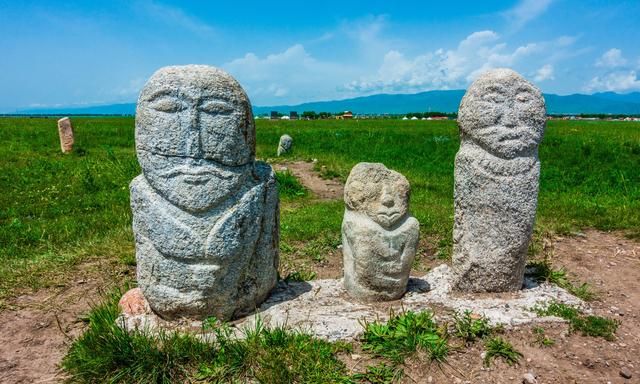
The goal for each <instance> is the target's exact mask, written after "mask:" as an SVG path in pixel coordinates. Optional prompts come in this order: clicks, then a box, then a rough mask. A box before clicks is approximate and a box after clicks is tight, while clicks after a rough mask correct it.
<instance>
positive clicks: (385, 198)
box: [382, 188, 395, 208]
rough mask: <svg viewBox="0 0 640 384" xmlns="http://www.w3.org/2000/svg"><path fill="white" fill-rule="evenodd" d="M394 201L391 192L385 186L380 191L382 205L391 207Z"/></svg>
mask: <svg viewBox="0 0 640 384" xmlns="http://www.w3.org/2000/svg"><path fill="white" fill-rule="evenodd" d="M394 203H395V202H394V200H393V196H392V195H391V193H389V190H388V189H387V188H385V189H384V190H383V191H382V205H384V206H385V207H388V208H391V207H393V204H394Z"/></svg>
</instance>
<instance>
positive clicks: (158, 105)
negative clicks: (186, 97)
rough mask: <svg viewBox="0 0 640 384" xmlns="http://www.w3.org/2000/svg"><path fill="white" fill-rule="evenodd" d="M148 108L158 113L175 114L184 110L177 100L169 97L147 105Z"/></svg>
mask: <svg viewBox="0 0 640 384" xmlns="http://www.w3.org/2000/svg"><path fill="white" fill-rule="evenodd" d="M149 107H150V108H153V109H155V110H156V111H159V112H166V113H175V112H179V111H181V110H183V109H184V106H183V105H182V103H180V101H178V99H176V98H175V97H170V96H163V97H160V98H158V99H155V100H153V101H152V102H151V103H149Z"/></svg>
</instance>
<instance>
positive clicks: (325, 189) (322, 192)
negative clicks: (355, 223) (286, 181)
mask: <svg viewBox="0 0 640 384" xmlns="http://www.w3.org/2000/svg"><path fill="white" fill-rule="evenodd" d="M314 166H315V163H313V162H306V161H294V162H291V163H283V164H281V165H279V166H278V170H284V169H288V170H289V171H291V173H293V175H294V176H295V177H297V178H298V180H300V183H302V185H304V186H305V187H306V188H307V189H309V190H310V191H311V192H312V193H313V195H314V196H315V197H316V198H317V199H320V200H340V199H342V197H343V195H344V185H342V183H341V182H340V181H338V180H334V179H329V180H327V179H323V178H322V177H320V175H319V174H318V172H316V171H314V169H313V167H314Z"/></svg>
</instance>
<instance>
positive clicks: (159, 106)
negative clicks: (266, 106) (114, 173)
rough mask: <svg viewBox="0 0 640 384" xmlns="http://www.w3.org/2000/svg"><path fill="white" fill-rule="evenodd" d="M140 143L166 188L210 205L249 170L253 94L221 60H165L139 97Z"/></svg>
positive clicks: (193, 203) (172, 196) (157, 181)
mask: <svg viewBox="0 0 640 384" xmlns="http://www.w3.org/2000/svg"><path fill="white" fill-rule="evenodd" d="M136 150H137V154H138V161H139V162H140V166H141V167H142V171H143V173H144V175H145V178H146V179H147V180H148V182H149V184H150V185H151V186H152V187H153V188H154V189H155V190H156V191H157V192H158V193H159V194H160V195H162V196H163V197H164V198H166V199H167V200H169V201H170V202H171V203H173V204H175V205H177V206H179V207H181V208H183V209H185V210H188V211H192V212H200V211H206V210H208V209H211V208H212V207H214V206H215V205H217V204H219V203H220V202H221V201H223V200H224V199H225V198H226V197H227V196H229V195H230V194H231V193H233V192H235V191H236V190H237V189H238V188H239V187H240V186H241V185H242V184H243V183H245V182H246V179H247V177H248V176H249V174H250V169H251V164H252V163H253V161H254V157H255V126H254V122H253V116H252V114H251V104H250V103H249V99H248V98H247V95H246V94H245V93H244V91H243V90H242V88H241V87H240V85H239V84H238V82H237V81H236V80H235V79H233V78H232V77H231V76H230V75H229V74H227V73H226V72H224V71H221V70H219V69H217V68H214V67H208V66H201V65H189V66H182V67H165V68H162V69H160V70H159V71H157V72H156V73H155V74H153V76H152V77H151V78H150V79H149V81H148V82H147V84H146V85H145V86H144V88H143V89H142V92H141V93H140V97H139V99H138V107H137V110H136Z"/></svg>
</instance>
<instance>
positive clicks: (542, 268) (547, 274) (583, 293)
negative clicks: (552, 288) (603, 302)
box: [527, 258, 596, 301]
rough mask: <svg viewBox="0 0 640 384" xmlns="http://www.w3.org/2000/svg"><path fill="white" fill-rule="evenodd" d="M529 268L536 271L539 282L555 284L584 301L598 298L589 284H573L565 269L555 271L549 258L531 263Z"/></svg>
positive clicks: (535, 274) (528, 265)
mask: <svg viewBox="0 0 640 384" xmlns="http://www.w3.org/2000/svg"><path fill="white" fill-rule="evenodd" d="M527 267H529V268H533V269H534V276H535V277H536V279H537V280H538V282H543V281H546V282H549V283H552V284H555V285H557V286H559V287H561V288H564V289H566V290H567V291H569V292H570V293H572V294H573V295H574V296H576V297H579V298H580V299H582V300H584V301H592V300H594V299H595V298H596V294H595V292H594V291H593V289H592V288H591V286H590V285H589V284H587V283H581V284H574V283H572V282H571V281H569V278H568V277H567V271H566V270H565V269H564V268H559V269H554V268H553V267H552V265H551V261H550V259H548V258H546V259H544V260H542V261H533V262H530V263H528V264H527Z"/></svg>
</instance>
